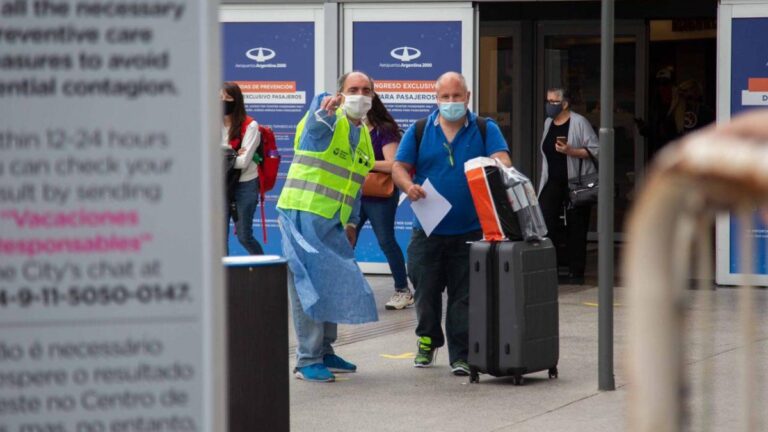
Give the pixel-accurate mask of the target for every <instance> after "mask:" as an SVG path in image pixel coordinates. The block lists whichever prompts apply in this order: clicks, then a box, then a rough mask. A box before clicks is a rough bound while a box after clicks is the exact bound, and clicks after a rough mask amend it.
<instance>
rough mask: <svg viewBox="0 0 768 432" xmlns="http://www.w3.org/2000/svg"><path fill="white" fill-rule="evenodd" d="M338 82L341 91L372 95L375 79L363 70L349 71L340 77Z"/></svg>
mask: <svg viewBox="0 0 768 432" xmlns="http://www.w3.org/2000/svg"><path fill="white" fill-rule="evenodd" d="M338 84H339V89H338V90H339V92H340V93H344V94H363V95H366V96H371V95H372V93H373V80H372V79H371V77H369V76H368V75H366V74H364V73H363V72H359V71H352V72H347V73H345V74H344V75H342V76H340V77H339V83H338Z"/></svg>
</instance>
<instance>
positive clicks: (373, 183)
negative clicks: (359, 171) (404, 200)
mask: <svg viewBox="0 0 768 432" xmlns="http://www.w3.org/2000/svg"><path fill="white" fill-rule="evenodd" d="M394 191H395V183H394V182H393V181H392V175H391V174H387V173H381V172H369V173H368V175H367V176H366V177H365V182H363V196H367V197H377V198H389V197H391V196H392V193H393V192H394Z"/></svg>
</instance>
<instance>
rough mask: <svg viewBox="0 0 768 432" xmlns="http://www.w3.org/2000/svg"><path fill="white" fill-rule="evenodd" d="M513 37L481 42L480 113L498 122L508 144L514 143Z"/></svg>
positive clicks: (488, 38) (485, 37) (492, 38)
mask: <svg viewBox="0 0 768 432" xmlns="http://www.w3.org/2000/svg"><path fill="white" fill-rule="evenodd" d="M512 47H513V44H512V38H511V37H498V36H483V37H481V38H480V75H479V77H478V82H479V83H480V94H479V98H478V101H479V105H480V106H479V109H478V113H479V114H480V115H481V116H485V117H491V118H494V119H496V122H497V123H498V124H499V127H500V128H501V132H502V133H503V134H504V138H506V140H507V143H512V142H513V139H512V96H513V95H512V82H513V81H512V80H513V77H514V73H513V69H512V65H513V56H512V54H513V48H512Z"/></svg>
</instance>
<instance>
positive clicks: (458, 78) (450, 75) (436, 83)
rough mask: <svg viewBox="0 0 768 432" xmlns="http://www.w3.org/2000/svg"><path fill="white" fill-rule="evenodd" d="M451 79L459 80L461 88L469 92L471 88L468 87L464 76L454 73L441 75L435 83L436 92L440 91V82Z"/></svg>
mask: <svg viewBox="0 0 768 432" xmlns="http://www.w3.org/2000/svg"><path fill="white" fill-rule="evenodd" d="M449 77H451V78H455V79H457V80H459V82H460V83H461V86H462V87H464V91H469V87H467V80H466V78H464V75H462V74H460V73H458V72H454V71H449V72H446V73H444V74H442V75H440V77H439V78H438V79H437V81H435V90H440V81H442V80H443V79H445V78H449Z"/></svg>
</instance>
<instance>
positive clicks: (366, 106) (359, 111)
mask: <svg viewBox="0 0 768 432" xmlns="http://www.w3.org/2000/svg"><path fill="white" fill-rule="evenodd" d="M372 104H373V99H372V98H371V97H370V96H363V95H349V96H347V95H344V112H346V113H347V115H348V116H350V117H352V118H353V119H361V118H363V117H365V115H366V114H368V111H369V110H370V109H371V105H372Z"/></svg>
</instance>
